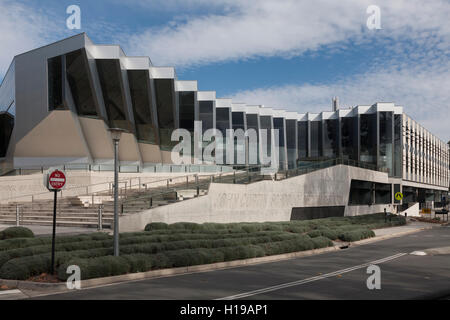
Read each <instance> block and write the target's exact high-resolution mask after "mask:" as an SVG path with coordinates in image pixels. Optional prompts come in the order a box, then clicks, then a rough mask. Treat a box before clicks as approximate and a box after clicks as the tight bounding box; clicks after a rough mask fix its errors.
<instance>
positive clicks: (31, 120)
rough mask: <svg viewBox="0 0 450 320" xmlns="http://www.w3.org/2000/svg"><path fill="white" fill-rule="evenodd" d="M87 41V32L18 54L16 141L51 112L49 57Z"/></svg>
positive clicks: (70, 49) (76, 48)
mask: <svg viewBox="0 0 450 320" xmlns="http://www.w3.org/2000/svg"><path fill="white" fill-rule="evenodd" d="M84 45H85V34H79V35H76V36H73V37H71V38H67V39H64V40H62V41H58V42H56V43H53V44H50V45H48V46H45V47H42V48H39V49H35V50H32V51H29V52H27V53H24V54H21V55H18V56H16V57H15V60H16V62H15V75H16V79H15V87H16V123H17V127H16V128H17V130H15V135H16V141H19V140H20V139H22V138H23V137H24V136H25V135H27V134H28V133H29V132H30V131H31V130H32V129H33V128H34V127H35V126H37V125H38V124H39V123H40V122H41V121H42V120H43V119H45V118H46V117H47V115H48V89H47V87H48V83H47V59H48V58H51V57H55V56H59V55H63V54H65V53H68V52H71V51H75V50H78V49H81V48H83V47H84Z"/></svg>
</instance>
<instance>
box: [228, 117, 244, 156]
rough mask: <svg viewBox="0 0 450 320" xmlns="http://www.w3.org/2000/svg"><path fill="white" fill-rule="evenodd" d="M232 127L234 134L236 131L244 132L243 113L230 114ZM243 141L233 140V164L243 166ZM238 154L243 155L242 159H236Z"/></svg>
mask: <svg viewBox="0 0 450 320" xmlns="http://www.w3.org/2000/svg"><path fill="white" fill-rule="evenodd" d="M231 117H232V121H231V123H232V126H233V130H234V133H236V130H239V129H241V130H243V131H244V132H245V122H244V121H245V120H244V118H245V113H244V112H232V113H231ZM245 140H246V139H244V140H242V139H238V138H237V137H235V138H234V163H235V164H245V154H246V152H245ZM238 152H239V153H240V154H241V155H243V156H244V157H243V158H244V159H242V157H241V158H239V157H238Z"/></svg>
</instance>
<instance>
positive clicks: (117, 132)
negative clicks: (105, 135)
mask: <svg viewBox="0 0 450 320" xmlns="http://www.w3.org/2000/svg"><path fill="white" fill-rule="evenodd" d="M108 131H109V132H110V133H111V138H112V140H113V143H114V256H116V257H118V256H119V212H118V211H119V210H118V206H119V170H118V169H119V168H118V167H119V141H120V136H121V135H122V133H124V132H126V130H123V129H119V128H110V129H108Z"/></svg>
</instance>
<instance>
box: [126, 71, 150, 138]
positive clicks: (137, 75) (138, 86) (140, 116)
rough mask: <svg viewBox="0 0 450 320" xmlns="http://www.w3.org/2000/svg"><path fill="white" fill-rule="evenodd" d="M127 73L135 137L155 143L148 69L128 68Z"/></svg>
mask: <svg viewBox="0 0 450 320" xmlns="http://www.w3.org/2000/svg"><path fill="white" fill-rule="evenodd" d="M127 73H128V83H129V84H130V95H131V103H132V105H133V115H134V121H135V123H136V130H137V132H136V136H137V139H138V140H139V141H143V142H149V143H153V144H155V143H156V137H155V128H154V126H153V119H152V107H151V106H152V98H151V97H152V95H151V90H150V76H149V72H148V70H128V72H127Z"/></svg>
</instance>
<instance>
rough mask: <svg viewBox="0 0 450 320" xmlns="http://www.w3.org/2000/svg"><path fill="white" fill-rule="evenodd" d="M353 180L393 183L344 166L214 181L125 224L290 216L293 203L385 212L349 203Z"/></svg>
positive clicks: (124, 219) (137, 225)
mask: <svg viewBox="0 0 450 320" xmlns="http://www.w3.org/2000/svg"><path fill="white" fill-rule="evenodd" d="M352 179H358V180H366V181H373V182H378V183H388V175H387V174H386V173H383V172H377V171H371V170H366V169H361V168H356V167H350V166H344V165H339V166H334V167H330V168H326V169H321V170H318V171H315V172H312V173H309V174H305V175H301V176H298V177H293V178H289V179H286V180H282V181H270V180H265V181H260V182H255V183H252V184H249V185H239V184H236V185H234V184H219V183H212V184H211V185H210V188H209V191H208V194H207V195H206V196H203V197H199V198H195V199H190V200H186V201H181V202H177V203H174V204H170V205H166V206H162V207H158V208H153V209H150V210H147V211H143V212H141V213H135V214H130V215H126V216H122V217H121V218H120V222H119V227H120V231H121V232H127V231H137V230H142V229H143V228H144V227H145V225H146V224H147V223H150V222H166V223H175V222H180V221H184V222H196V223H205V222H218V223H228V222H264V221H288V220H290V217H291V211H292V208H293V207H316V206H346V211H345V214H346V215H357V214H368V213H375V212H382V211H383V209H384V207H385V206H380V205H372V206H352V207H348V206H347V204H348V197H349V192H350V183H351V180H352Z"/></svg>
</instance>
